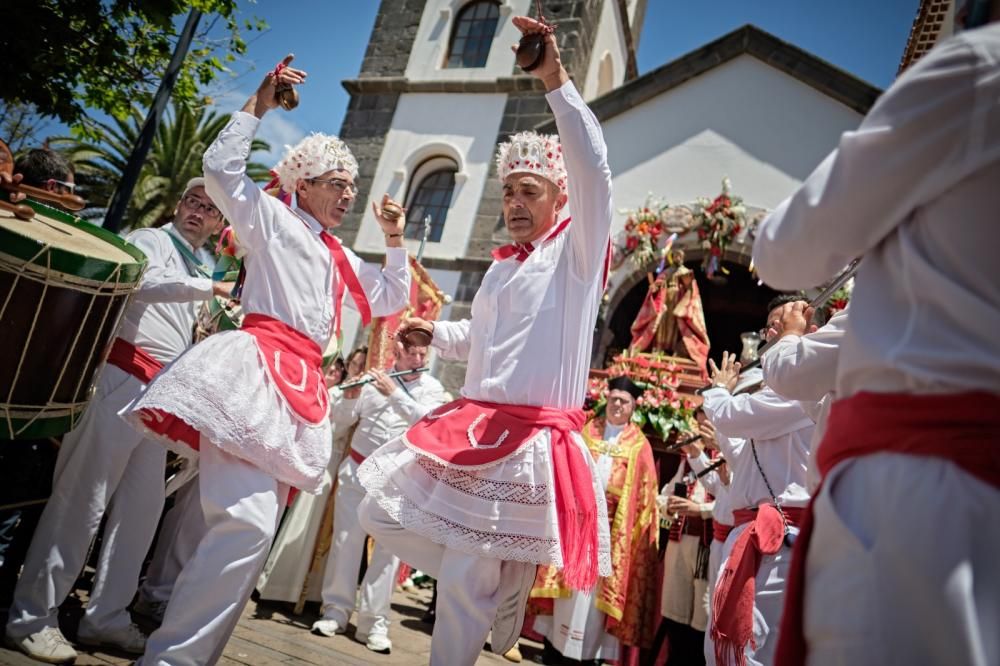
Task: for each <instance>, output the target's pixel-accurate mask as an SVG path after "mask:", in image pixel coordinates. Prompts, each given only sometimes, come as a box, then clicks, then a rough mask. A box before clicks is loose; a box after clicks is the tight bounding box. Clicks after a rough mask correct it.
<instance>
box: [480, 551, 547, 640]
mask: <svg viewBox="0 0 1000 666" xmlns="http://www.w3.org/2000/svg"><path fill="white" fill-rule="evenodd" d="M537 569H538V567H537V566H536V565H534V564H529V563H527V562H513V561H509V560H508V561H505V562H504V563H503V564H501V565H500V606H498V607H497V616H496V618H495V619H494V620H493V629H492V633H491V635H490V648H491V649H492V650H493V653H494V654H500V655H502V654H506V653H507V652H508V651H509V650H510V649H511V648H512V647H514V645H516V644H517V639H518V637H519V636H520V635H521V627H523V626H524V611H525V608H526V607H527V605H528V594H529V593H530V592H531V587H532V585H534V583H535V572H536V570H537Z"/></svg>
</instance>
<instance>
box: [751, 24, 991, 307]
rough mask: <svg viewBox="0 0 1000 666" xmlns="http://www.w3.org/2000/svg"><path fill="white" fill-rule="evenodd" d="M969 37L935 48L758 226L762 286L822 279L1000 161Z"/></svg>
mask: <svg viewBox="0 0 1000 666" xmlns="http://www.w3.org/2000/svg"><path fill="white" fill-rule="evenodd" d="M969 38H970V36H967V35H960V36H958V37H955V38H952V39H950V40H948V41H946V42H943V43H941V44H939V45H938V46H936V47H935V48H934V49H933V50H932V51H931V52H930V53H929V54H928V55H927V56H925V57H924V58H923V59H922V60H921V61H920V62H918V63H917V64H916V65H914V66H913V67H912V68H911V69H910V70H908V71H907V72H906V73H904V74H903V75H902V76H901V77H900V78H899V79H898V80H897V81H896V82H895V83H894V84H893V85H892V86H891V87H890V88H889V89H888V90H887V91H885V93H883V94H882V96H881V97H880V98H879V99H878V101H877V102H876V103H875V106H874V107H872V109H871V111H870V112H869V113H868V115H867V116H866V117H865V118H864V120H863V121H862V122H861V125H860V126H859V127H858V129H857V130H855V131H853V132H845V133H844V134H843V135H842V136H841V139H840V143H839V145H838V147H837V149H836V150H835V151H834V152H833V153H831V154H830V155H829V156H828V157H827V158H826V159H825V160H823V162H822V163H821V164H820V165H819V166H818V167H817V168H816V170H815V171H814V172H813V173H812V175H810V176H809V177H808V178H807V179H806V181H805V182H804V183H803V184H802V186H801V187H800V188H799V189H798V191H796V192H795V193H794V194H793V195H792V196H791V197H790V198H788V199H786V200H785V201H783V202H782V203H781V204H780V205H779V206H778V207H777V208H776V209H775V211H774V212H773V213H771V215H769V216H768V217H767V218H766V219H765V220H764V221H763V222H762V223H761V225H760V229H759V231H758V233H757V239H756V242H755V243H754V248H753V261H754V264H755V265H756V267H757V271H758V273H759V274H760V277H761V278H762V279H763V280H764V282H766V283H767V284H768V285H769V286H771V287H774V288H775V289H782V290H790V289H801V288H809V287H814V286H816V285H819V284H821V283H823V282H825V281H826V280H828V279H830V278H831V277H833V276H834V275H835V274H836V273H837V272H838V271H840V270H841V269H842V268H843V267H844V266H846V265H847V264H848V263H849V262H850V261H852V260H853V259H854V258H856V257H861V256H864V255H865V254H867V253H868V252H869V251H871V250H872V249H873V248H875V247H876V246H877V245H878V244H879V243H880V242H881V241H882V239H884V238H885V237H886V236H887V235H888V234H889V233H891V232H892V231H893V229H894V228H895V227H896V226H898V225H899V224H901V223H902V222H904V221H905V220H907V219H908V218H909V216H910V215H911V213H912V212H913V211H914V210H917V209H918V208H920V206H921V205H922V204H924V203H926V202H928V201H931V200H934V199H936V198H938V197H939V196H940V195H941V194H942V193H943V192H945V191H946V190H948V189H949V188H950V187H952V186H953V185H954V184H955V183H956V182H959V181H961V180H963V179H965V178H967V177H968V176H969V175H970V174H972V173H975V172H976V171H978V170H980V169H981V168H982V167H983V166H984V165H987V164H990V163H992V162H995V161H996V160H997V159H1000V132H997V131H993V130H995V128H996V125H995V123H996V122H997V119H998V116H997V113H996V100H997V99H998V97H1000V77H997V63H996V62H994V61H993V60H992V59H990V58H989V57H988V54H984V53H979V52H977V50H976V48H975V45H973V44H970V43H969V42H968V41H967V40H968V39H969ZM990 123H993V125H992V129H991V125H990Z"/></svg>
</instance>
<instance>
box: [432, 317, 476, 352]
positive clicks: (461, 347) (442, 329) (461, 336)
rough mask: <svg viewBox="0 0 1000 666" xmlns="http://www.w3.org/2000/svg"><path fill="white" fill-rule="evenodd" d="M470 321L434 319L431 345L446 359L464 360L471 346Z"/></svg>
mask: <svg viewBox="0 0 1000 666" xmlns="http://www.w3.org/2000/svg"><path fill="white" fill-rule="evenodd" d="M471 330H472V321H471V320H469V319H462V320H461V321H436V322H434V338H433V340H432V341H431V346H432V347H434V349H436V350H437V351H438V353H439V354H440V355H441V358H443V359H445V360H448V361H466V360H468V358H469V349H470V348H471V347H472V337H471V335H470V331H471Z"/></svg>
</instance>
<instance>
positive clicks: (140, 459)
mask: <svg viewBox="0 0 1000 666" xmlns="http://www.w3.org/2000/svg"><path fill="white" fill-rule="evenodd" d="M143 388H144V386H143V384H142V382H140V381H139V380H138V379H136V378H135V377H132V376H131V375H129V374H127V373H125V372H123V371H122V370H120V369H119V368H116V367H114V366H111V365H105V366H104V369H103V370H102V371H101V376H100V378H99V379H98V382H97V389H96V393H95V395H94V398H93V399H92V400H91V403H90V405H89V406H88V407H87V411H86V412H84V414H83V416H82V417H81V419H80V423H79V424H78V425H77V427H76V428H75V429H74V430H73V431H72V432H70V433H68V434H67V435H66V436H65V437H64V438H63V443H62V446H61V447H60V449H59V456H58V459H57V461H56V469H55V475H54V477H53V483H52V496H51V497H50V498H49V501H48V503H47V504H46V505H45V510H44V511H43V512H42V517H41V520H40V521H39V523H38V528H37V530H36V531H35V535H34V537H33V538H32V541H31V546H30V547H29V549H28V554H27V557H26V559H25V563H24V569H23V570H22V573H21V578H20V580H18V584H17V587H16V589H15V592H14V603H13V605H12V606H11V611H10V617H9V620H8V623H7V633H8V635H10V636H15V637H22V636H26V635H28V634H32V633H35V632H37V631H40V630H41V629H42V628H44V627H47V626H48V627H56V626H58V609H59V605H60V604H62V602H63V601H64V600H65V599H66V597H67V596H68V595H69V593H70V592H71V591H72V590H73V584H74V583H75V582H76V579H77V576H79V574H80V572H81V571H82V570H83V566H84V564H85V563H86V558H87V552H88V550H89V549H90V544H91V542H92V541H93V539H94V536H95V535H96V534H97V530H98V528H99V527H100V524H101V518H102V517H103V516H104V513H105V511H106V510H108V520H107V525H106V527H105V531H104V540H103V542H102V546H101V553H100V559H99V561H98V565H97V574H96V576H95V579H94V587H93V590H92V591H91V594H90V601H89V603H88V604H87V610H86V613H85V614H84V617H83V619H82V620H81V623H80V625H81V627H84V628H87V629H88V630H89V631H91V632H93V633H97V634H101V633H105V632H109V631H114V630H121V629H124V628H126V627H127V626H128V625H129V623H130V622H131V617H130V616H129V613H128V611H127V609H126V608H127V606H128V605H129V603H130V602H131V601H132V597H133V595H134V594H135V590H136V587H137V586H138V582H139V571H140V569H141V567H142V561H143V559H144V558H145V557H146V553H147V552H148V551H149V545H150V543H152V541H153V535H154V533H155V531H156V524H157V522H158V520H159V515H160V512H162V511H163V488H164V483H163V473H164V466H165V464H166V455H167V454H166V449H165V448H163V446H161V445H160V444H158V443H156V442H154V441H152V440H148V439H144V438H143V437H142V436H141V435H139V433H138V432H136V431H135V430H133V429H132V427H131V426H129V425H128V424H126V423H125V422H124V421H122V420H121V419H120V418H119V417H118V411H119V410H120V409H121V408H122V407H124V406H125V405H126V404H128V403H129V402H131V401H132V400H133V399H135V398H136V397H137V396H138V395H139V394H140V393H141V392H142V390H143ZM109 504H110V509H109Z"/></svg>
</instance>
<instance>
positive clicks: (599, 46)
mask: <svg viewBox="0 0 1000 666" xmlns="http://www.w3.org/2000/svg"><path fill="white" fill-rule="evenodd" d="M591 53H592V54H593V55H592V57H591V58H590V65H589V67H588V68H587V76H586V78H585V79H584V82H583V98H584V99H585V100H587V101H590V100H592V99H594V98H595V97H600V96H601V95H603V94H604V93H606V92H608V89H604V87H603V86H601V85H600V78H601V63H602V62H604V61H605V57H606V56H607V59H608V60H609V61H610V64H611V71H612V77H611V81H612V84H611V86H610V88H617V87H618V86H620V85H621V84H622V81H624V80H625V60H626V58H627V54H626V53H625V37H624V35H623V33H622V28H621V21H620V20H619V18H618V3H617V2H612V1H609V2H605V3H604V6H603V7H602V8H601V19H600V22H599V23H598V27H597V36H596V37H594V50H593V51H592V52H591Z"/></svg>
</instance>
